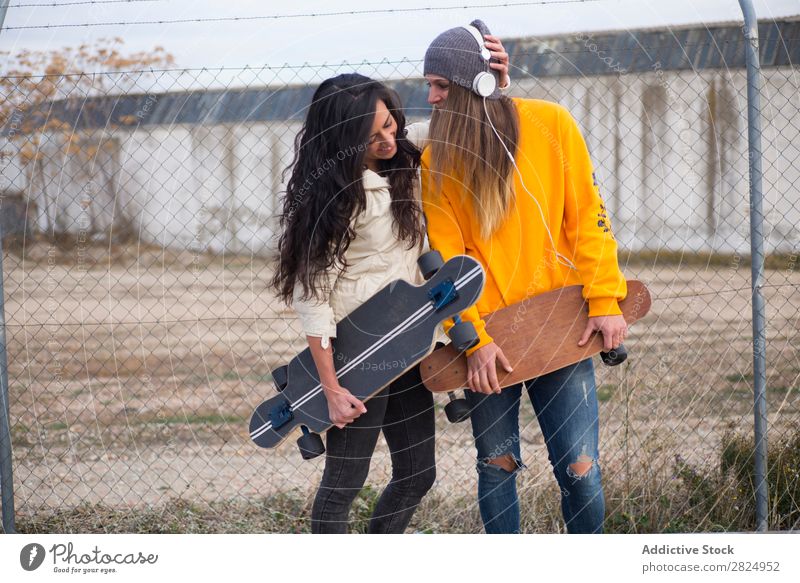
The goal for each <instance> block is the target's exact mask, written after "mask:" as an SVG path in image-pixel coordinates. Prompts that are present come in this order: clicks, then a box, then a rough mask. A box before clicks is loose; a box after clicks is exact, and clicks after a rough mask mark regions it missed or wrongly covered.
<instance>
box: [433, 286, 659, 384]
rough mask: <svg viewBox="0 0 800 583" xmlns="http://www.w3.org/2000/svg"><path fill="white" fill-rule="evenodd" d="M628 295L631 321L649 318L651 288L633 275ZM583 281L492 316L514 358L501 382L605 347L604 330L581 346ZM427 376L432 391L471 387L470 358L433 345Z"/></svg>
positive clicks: (623, 305) (499, 340)
mask: <svg viewBox="0 0 800 583" xmlns="http://www.w3.org/2000/svg"><path fill="white" fill-rule="evenodd" d="M627 284H628V295H627V296H626V297H625V299H624V300H622V301H620V303H619V306H620V309H621V310H622V315H623V316H624V317H625V321H626V322H627V323H628V325H630V324H633V323H634V322H636V321H637V320H639V319H640V318H642V317H644V316H645V315H646V314H647V313H648V312H649V311H650V306H651V303H652V300H651V298H650V292H649V291H648V289H647V287H646V286H645V285H644V284H643V283H642V282H641V281H638V280H629V281H628V282H627ZM582 289H583V286H580V285H573V286H568V287H565V288H561V289H557V290H553V291H550V292H546V293H543V294H540V295H538V296H534V297H531V298H528V299H526V300H523V301H521V302H518V303H516V304H513V305H511V306H508V307H506V308H503V309H501V310H498V311H496V312H493V313H491V314H489V315H487V316H486V317H485V318H484V320H485V322H486V331H487V333H488V334H489V336H491V337H492V338H493V339H494V341H495V343H496V344H497V345H498V346H499V347H500V349H501V350H502V351H503V354H505V356H506V358H507V359H508V360H509V362H510V363H511V367H512V368H513V369H514V370H513V372H511V373H507V372H506V371H505V370H504V369H503V368H502V367H500V366H498V367H497V369H496V370H497V380H498V382H499V384H500V386H501V387H508V386H511V385H515V384H517V383H520V382H522V381H525V380H528V379H532V378H536V377H539V376H542V375H544V374H547V373H550V372H553V371H556V370H558V369H560V368H564V367H565V366H568V365H570V364H574V363H576V362H580V361H581V360H583V359H585V358H589V357H590V356H593V355H595V354H597V353H599V352H601V351H602V350H603V339H602V337H601V335H600V334H593V335H592V337H591V338H590V340H589V342H587V343H586V345H584V346H578V340H580V338H581V335H582V334H583V331H584V330H585V329H586V324H587V323H588V320H589V309H588V305H587V303H586V302H585V300H584V299H583V297H582V295H581V291H582ZM420 372H421V374H422V381H423V383H424V384H425V386H426V387H427V388H428V390H430V391H433V392H436V393H438V392H445V391H447V392H449V391H455V390H458V389H461V388H464V387H466V386H467V358H466V356H465V355H464V353H459V352H457V351H456V350H454V349H453V348H452V347H451V346H445V347H443V348H440V349H438V350H434V351H433V353H431V355H430V356H428V357H426V358H425V359H423V361H422V364H421V366H420Z"/></svg>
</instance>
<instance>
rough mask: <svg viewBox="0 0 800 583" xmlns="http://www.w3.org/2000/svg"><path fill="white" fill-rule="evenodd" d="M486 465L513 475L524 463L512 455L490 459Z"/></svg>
mask: <svg viewBox="0 0 800 583" xmlns="http://www.w3.org/2000/svg"><path fill="white" fill-rule="evenodd" d="M486 463H487V464H491V465H493V466H498V467H500V468H502V469H504V470H505V471H507V472H508V473H509V474H513V473H514V472H516V471H517V470H519V469H520V468H521V467H522V463H521V462H520V461H518V460H517V459H516V458H515V457H514V456H513V455H512V454H510V453H507V454H505V455H501V456H500V457H493V458H488V459H487V460H486Z"/></svg>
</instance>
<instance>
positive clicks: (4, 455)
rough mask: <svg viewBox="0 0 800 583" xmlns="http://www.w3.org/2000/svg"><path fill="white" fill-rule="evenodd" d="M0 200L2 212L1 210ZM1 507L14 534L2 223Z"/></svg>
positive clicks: (0, 18)
mask: <svg viewBox="0 0 800 583" xmlns="http://www.w3.org/2000/svg"><path fill="white" fill-rule="evenodd" d="M7 8H8V0H0V33H1V32H2V30H3V22H4V21H5V18H6V9H7ZM2 204H3V203H2V200H0V210H1V209H2ZM0 500H1V501H0V505H2V508H3V532H6V533H13V532H15V530H16V529H15V526H14V480H13V475H12V473H11V423H10V418H9V406H8V362H7V360H6V308H5V290H4V288H3V226H2V223H0Z"/></svg>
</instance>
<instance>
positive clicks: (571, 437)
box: [421, 20, 627, 533]
mask: <svg viewBox="0 0 800 583" xmlns="http://www.w3.org/2000/svg"><path fill="white" fill-rule="evenodd" d="M487 34H489V30H488V29H487V27H486V25H485V24H484V23H483V22H481V21H480V20H476V21H473V22H472V24H471V25H470V26H469V27H458V28H453V29H450V30H447V31H445V32H444V33H442V34H441V35H439V36H438V37H437V38H436V39H435V40H434V41H433V43H431V45H430V47H429V48H428V51H427V52H426V55H425V65H424V73H425V78H426V80H427V81H428V84H429V86H430V91H429V95H428V101H429V103H431V105H433V107H434V112H433V116H432V118H431V126H430V133H429V136H428V137H429V140H430V146H429V147H428V148H426V150H425V151H424V153H423V156H422V160H421V166H422V199H423V210H424V212H425V216H426V221H427V229H428V238H429V240H430V245H431V248H433V249H437V250H439V251H440V252H441V253H442V255H443V256H444V258H445V260H447V259H449V258H450V257H451V256H453V255H457V254H460V253H467V254H469V255H471V256H473V257H475V258H476V259H478V260H479V261H480V262H481V263H482V264H483V266H484V268H485V269H486V273H487V283H486V287H485V288H484V292H483V295H482V296H481V298H480V299H479V300H478V303H477V305H476V306H475V307H474V308H472V309H471V310H470V312H468V313H467V314H465V315H464V316H463V319H464V320H468V321H472V322H473V323H474V324H475V327H476V329H477V330H478V333H479V336H480V343H479V344H478V345H477V346H475V347H474V348H472V349H470V351H468V365H469V375H468V377H469V386H470V389H471V392H468V393H467V397H468V400H469V401H470V405H471V406H472V417H471V419H472V429H473V435H474V437H475V445H476V448H477V457H478V464H477V468H478V500H479V506H480V511H481V517H482V518H483V522H484V526H485V528H486V532H487V533H507V532H518V531H519V524H520V516H519V503H518V498H517V492H516V474H517V472H518V471H519V470H520V469H521V468H523V467H524V465H523V463H522V460H521V459H520V447H519V404H520V398H521V394H522V389H523V388H525V389H526V390H527V392H528V395H529V396H530V399H531V401H532V403H533V407H534V410H535V412H536V415H537V418H538V420H539V424H540V427H541V429H542V434H543V435H544V439H545V443H546V444H547V448H548V454H549V458H550V462H551V464H552V466H553V471H554V473H555V476H556V479H557V481H558V484H559V486H560V489H561V493H562V500H561V502H562V511H563V514H564V520H565V522H566V526H567V530H568V532H570V533H573V532H581V533H584V532H602V528H603V518H604V512H605V505H604V500H603V490H602V485H601V481H600V465H599V463H598V457H599V454H598V406H597V397H596V392H595V378H594V368H593V365H592V361H591V359H587V360H585V361H583V362H580V363H578V364H576V365H573V366H569V367H566V368H563V369H561V370H558V371H555V372H553V373H551V374H548V375H545V376H542V377H539V378H536V379H531V380H529V381H527V382H525V383H522V384H520V385H516V386H513V387H508V388H505V389H503V390H502V391H500V388H499V386H498V383H497V375H496V369H495V363H497V364H498V365H500V366H503V367H504V368H506V369H507V370H510V369H511V367H512V365H513V363H509V362H508V360H507V359H506V358H505V356H504V355H503V353H502V351H501V350H500V349H499V348H498V347H497V345H496V344H495V343H494V341H493V339H492V338H491V337H490V336H489V335H488V334H487V333H486V328H485V323H484V321H483V317H484V316H486V315H487V314H489V313H491V312H494V311H496V310H498V309H500V308H503V307H505V306H508V305H511V304H514V303H517V302H520V301H522V300H524V299H525V298H528V297H530V296H534V295H537V294H540V293H542V292H546V291H549V290H553V289H557V288H561V287H564V286H568V285H573V284H582V285H583V286H584V287H583V289H584V292H583V293H584V297H585V298H586V299H587V300H588V303H589V316H590V318H589V325H588V326H587V328H586V330H585V332H584V334H583V338H582V339H581V342H580V343H581V344H583V343H585V342H586V341H587V340H588V338H589V336H590V335H591V334H592V333H594V332H599V333H601V334H602V335H603V338H604V343H605V350H610V349H612V348H616V347H618V346H619V345H620V344H621V343H622V341H623V340H624V338H625V335H626V333H627V326H626V323H625V320H624V318H623V317H622V315H621V311H620V309H619V305H618V303H617V302H618V300H620V299H622V298H624V297H625V294H626V286H625V279H624V277H623V275H622V273H621V272H620V269H619V266H618V263H617V244H616V241H615V240H614V236H613V233H612V231H611V227H610V224H609V219H608V216H607V213H606V209H605V206H604V205H603V202H602V199H601V198H600V194H599V192H598V187H597V182H596V180H595V178H594V173H593V168H592V163H591V160H590V158H589V154H588V151H587V148H586V144H585V142H584V140H583V138H582V136H581V133H580V130H579V129H578V126H577V124H576V122H575V120H574V119H573V118H572V116H571V115H570V114H569V112H568V111H567V110H566V109H565V108H563V107H561V106H559V105H557V104H555V103H550V102H547V101H541V100H532V99H509V98H508V97H505V96H504V95H502V94H501V93H500V92H499V91H498V90H497V75H496V74H495V73H494V72H493V71H494V69H493V68H492V67H491V66H490V57H491V55H490V54H489V53H488V52H486V51H484V50H483V46H482V43H480V42H479V39H480V38H481V35H487Z"/></svg>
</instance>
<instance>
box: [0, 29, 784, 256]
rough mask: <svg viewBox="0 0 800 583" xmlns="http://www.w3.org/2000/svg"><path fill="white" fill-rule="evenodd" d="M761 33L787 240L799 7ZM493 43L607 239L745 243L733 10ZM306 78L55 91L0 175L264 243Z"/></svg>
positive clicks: (768, 156) (206, 247) (139, 229)
mask: <svg viewBox="0 0 800 583" xmlns="http://www.w3.org/2000/svg"><path fill="white" fill-rule="evenodd" d="M759 36H760V38H761V43H760V52H761V62H762V72H763V97H762V103H763V115H764V121H763V128H764V134H763V146H764V153H765V160H764V189H765V195H766V204H765V211H767V212H768V228H767V236H768V241H767V249H768V250H769V251H790V250H794V249H796V248H797V246H798V241H800V230H798V229H799V228H798V225H800V208H798V207H800V204H798V203H800V186H798V184H799V183H800V167H799V166H800V164H798V160H800V101H799V99H800V98H798V89H800V79H799V78H798V75H797V72H796V71H795V69H794V68H793V63H797V62H800V20H798V19H796V18H794V19H792V18H790V19H784V20H780V21H776V22H764V23H761V25H760V27H759ZM505 44H506V46H507V48H508V51H509V53H510V54H511V59H512V65H513V73H512V75H513V88H512V91H511V95H513V96H526V97H537V98H544V99H550V100H554V101H557V102H559V103H561V104H563V105H565V106H566V107H567V108H569V109H570V111H571V112H572V113H573V115H574V116H575V117H576V118H577V120H578V122H579V124H580V126H581V127H582V129H583V131H584V134H585V136H586V140H587V143H588V145H589V149H590V152H591V154H592V158H593V160H594V162H595V165H596V167H597V177H598V179H599V181H600V184H601V188H602V192H603V195H604V198H605V200H606V203H607V206H608V208H609V210H610V211H611V216H612V221H613V225H614V229H615V233H616V235H617V238H618V240H619V242H620V244H621V246H622V247H623V248H626V249H631V250H642V249H651V250H660V249H669V250H673V251H686V252H696V251H719V252H737V253H747V252H749V243H748V233H749V223H748V213H749V204H748V166H747V160H748V153H747V152H748V150H747V133H746V119H747V109H746V76H745V70H744V40H743V37H742V30H741V26H740V25H739V24H729V25H718V26H711V27H707V28H705V27H704V28H697V27H685V28H679V29H675V28H672V29H668V30H666V29H665V30H638V31H627V32H609V33H602V34H598V33H594V34H592V35H588V34H576V35H568V36H559V37H550V38H524V39H508V40H506V41H505ZM420 68H421V67H420ZM352 69H353V68H351V67H348V68H347V69H345V68H341V70H339V71H336V72H345V71H346V70H347V71H349V70H352ZM358 69H359V70H360V71H361V72H363V73H365V74H369V71H366V70H364V68H363V67H358ZM332 74H333V73H332ZM391 85H393V86H394V88H395V89H396V90H397V91H398V92H399V93H400V95H401V97H402V100H403V103H404V104H405V106H406V108H407V111H408V113H409V116H411V117H412V118H413V117H422V116H426V115H428V113H429V108H428V106H427V103H426V101H425V96H426V89H425V86H424V84H423V83H422V82H421V81H419V80H403V81H392V82H391ZM313 90H314V88H313V87H309V86H281V87H250V88H244V89H225V90H213V91H204V90H191V91H180V92H167V93H141V94H132V93H126V94H124V95H107V96H101V97H89V98H82V99H77V98H70V99H67V100H64V101H59V102H56V103H54V104H51V105H52V107H51V108H50V110H49V111H48V117H49V118H52V119H58V120H61V121H62V122H65V123H66V124H67V126H68V128H69V132H65V131H63V130H59V131H48V132H47V133H46V135H45V136H44V138H43V139H42V140H41V144H40V145H39V153H38V155H37V157H36V160H35V161H34V162H33V163H28V164H27V165H23V164H21V163H20V162H19V160H18V159H17V158H18V157H17V156H14V155H10V156H6V157H5V158H4V164H5V166H4V170H3V179H2V180H3V182H2V183H0V190H4V191H6V192H21V193H24V195H25V196H26V197H27V199H28V200H30V201H31V202H33V203H35V206H36V217H37V219H36V220H37V227H38V228H39V229H40V230H44V231H55V232H71V233H79V232H85V233H88V234H89V235H90V236H92V237H95V238H107V237H108V236H109V235H110V236H111V237H112V238H114V237H115V235H124V234H126V233H132V234H134V235H136V236H138V237H139V238H140V239H141V240H142V241H143V242H146V243H154V244H158V245H164V246H169V247H177V248H190V249H193V250H197V251H210V252H214V253H221V252H223V251H224V252H229V253H255V254H269V253H270V250H271V248H272V246H273V245H274V235H275V231H276V223H275V219H274V217H275V214H276V211H277V210H278V208H279V196H280V192H281V190H282V176H281V175H282V172H283V170H284V169H285V168H286V167H287V166H288V165H289V163H290V162H291V159H292V148H293V142H294V137H295V135H296V134H297V132H298V130H299V128H300V125H301V123H302V119H303V117H304V114H305V107H306V106H307V104H308V103H309V102H310V99H311V96H312V94H313ZM19 137H20V136H19V134H18V133H17V134H16V135H14V133H13V132H9V130H8V128H6V130H5V132H4V134H3V138H2V140H4V143H3V144H2V149H3V151H4V152H12V153H13V152H14V151H15V148H19V147H20V146H19Z"/></svg>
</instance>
